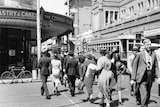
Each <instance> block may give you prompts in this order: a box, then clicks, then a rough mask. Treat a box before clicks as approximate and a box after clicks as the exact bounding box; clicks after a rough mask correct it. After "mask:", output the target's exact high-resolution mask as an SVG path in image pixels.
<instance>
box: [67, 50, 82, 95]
mask: <svg viewBox="0 0 160 107" xmlns="http://www.w3.org/2000/svg"><path fill="white" fill-rule="evenodd" d="M68 55H69V57H70V58H69V59H68V60H67V62H66V74H67V76H68V84H69V89H70V93H71V96H74V95H75V81H76V78H77V77H78V76H79V67H78V61H77V60H76V59H75V58H74V53H73V52H69V54H68Z"/></svg>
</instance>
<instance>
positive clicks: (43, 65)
mask: <svg viewBox="0 0 160 107" xmlns="http://www.w3.org/2000/svg"><path fill="white" fill-rule="evenodd" d="M50 62H51V59H50V58H49V57H46V56H43V57H42V58H41V59H40V62H39V68H40V70H41V75H50V72H49V65H50Z"/></svg>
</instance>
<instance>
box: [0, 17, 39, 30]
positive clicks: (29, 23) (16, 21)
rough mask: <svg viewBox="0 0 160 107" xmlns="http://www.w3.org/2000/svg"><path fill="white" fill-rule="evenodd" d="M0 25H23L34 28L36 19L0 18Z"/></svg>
mask: <svg viewBox="0 0 160 107" xmlns="http://www.w3.org/2000/svg"><path fill="white" fill-rule="evenodd" d="M0 25H5V26H7V25H8V26H23V27H31V28H36V26H37V25H36V21H32V20H23V19H9V18H0Z"/></svg>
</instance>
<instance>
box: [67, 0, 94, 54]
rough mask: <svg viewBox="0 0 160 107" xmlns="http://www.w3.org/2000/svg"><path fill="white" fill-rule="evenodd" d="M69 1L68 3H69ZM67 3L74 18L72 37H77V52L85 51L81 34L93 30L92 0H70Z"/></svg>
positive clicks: (70, 14)
mask: <svg viewBox="0 0 160 107" xmlns="http://www.w3.org/2000/svg"><path fill="white" fill-rule="evenodd" d="M67 3H68V4H67ZM66 4H67V5H68V7H69V13H68V14H69V16H70V17H71V18H72V19H73V21H74V22H73V27H74V31H73V33H72V35H71V37H70V38H76V39H75V40H76V41H73V42H74V43H75V52H77V53H78V52H81V51H83V48H82V45H83V44H82V42H83V39H82V38H81V35H84V33H85V32H90V31H91V30H92V24H91V23H92V22H91V21H92V17H91V11H92V7H91V4H92V2H91V0H68V2H66Z"/></svg>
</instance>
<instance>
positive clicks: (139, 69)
mask: <svg viewBox="0 0 160 107" xmlns="http://www.w3.org/2000/svg"><path fill="white" fill-rule="evenodd" d="M143 44H144V47H145V48H144V51H142V52H139V53H137V55H136V57H135V59H134V61H133V70H132V77H131V84H135V83H136V84H137V85H138V87H139V90H140V93H139V94H138V95H139V98H140V100H139V101H138V102H139V104H141V107H148V103H149V100H150V93H151V87H152V83H153V82H154V80H155V76H157V77H158V78H159V79H160V74H159V68H158V63H157V59H156V54H155V52H151V49H150V46H151V41H150V39H144V41H143Z"/></svg>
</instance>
